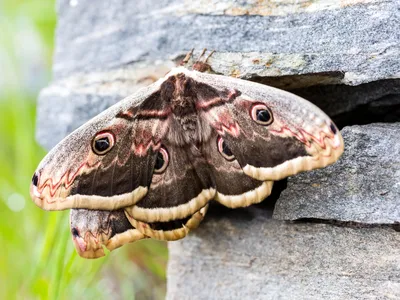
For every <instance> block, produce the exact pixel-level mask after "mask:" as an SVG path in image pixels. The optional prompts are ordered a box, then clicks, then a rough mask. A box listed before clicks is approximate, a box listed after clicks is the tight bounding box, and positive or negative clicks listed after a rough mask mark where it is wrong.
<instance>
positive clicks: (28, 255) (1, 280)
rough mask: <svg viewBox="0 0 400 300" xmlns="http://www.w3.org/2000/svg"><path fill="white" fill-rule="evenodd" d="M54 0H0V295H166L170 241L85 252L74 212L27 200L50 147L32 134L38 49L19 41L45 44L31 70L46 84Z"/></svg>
mask: <svg viewBox="0 0 400 300" xmlns="http://www.w3.org/2000/svg"><path fill="white" fill-rule="evenodd" d="M53 6H54V2H53V1H50V0H40V1H39V0H34V1H32V0H31V1H11V0H8V1H7V2H4V1H3V2H1V0H0V25H1V28H0V29H1V31H2V33H3V34H2V35H0V66H1V68H2V75H1V76H2V78H0V245H1V246H0V299H70V298H73V297H75V298H83V297H85V298H87V299H109V298H122V299H133V298H135V297H136V298H137V299H143V298H153V299H161V298H163V296H164V293H165V265H166V260H167V251H166V247H165V243H161V242H158V241H151V240H146V241H139V242H136V243H134V244H131V245H126V246H124V247H122V248H121V249H118V250H115V251H113V252H111V253H110V254H108V255H107V256H106V257H105V258H101V259H97V260H86V259H82V258H80V257H79V256H78V255H77V254H76V252H75V249H74V247H73V244H72V241H71V237H70V229H69V212H68V211H65V212H45V211H42V210H41V209H39V208H38V207H36V206H35V205H34V204H33V202H32V201H31V200H30V197H29V184H30V180H31V177H32V174H33V172H34V170H35V168H36V166H37V164H38V163H39V161H40V160H41V158H42V157H43V156H44V155H45V151H44V150H43V149H41V147H40V146H39V145H37V143H36V141H35V138H34V136H35V110H36V103H35V99H36V97H37V93H38V91H39V89H40V88H41V86H40V84H39V85H38V84H37V80H36V81H35V80H32V78H29V76H27V70H28V71H29V65H30V64H33V65H34V66H36V65H35V61H33V62H32V61H30V59H36V60H37V59H38V57H37V55H32V57H30V56H29V55H28V57H23V59H21V52H20V51H19V50H20V49H18V48H19V47H20V46H21V47H23V48H28V49H29V47H30V46H31V45H30V44H24V45H21V41H25V40H29V41H32V39H33V40H34V41H36V42H37V43H38V44H39V45H40V49H41V51H40V54H41V55H42V56H41V57H40V60H39V61H40V62H41V64H40V68H41V70H40V72H34V73H32V74H34V76H36V75H37V73H40V74H42V75H43V76H42V77H40V76H39V77H40V78H44V79H43V82H42V83H41V84H42V85H45V84H47V82H46V81H47V80H49V77H50V75H49V74H50V65H51V53H52V51H53V40H54V37H53V32H54V26H55V14H54V11H53ZM21 20H22V22H21ZM21 24H23V26H22V27H21ZM21 31H23V33H24V34H21ZM27 32H28V35H29V36H26V34H27ZM26 38H28V39H26ZM22 44H23V43H22ZM36 46H37V45H36ZM36 67H37V66H36ZM35 70H36V69H35ZM5 74H6V75H5ZM28 75H29V72H28ZM33 79H36V78H33ZM32 81H33V84H32ZM35 84H36V85H35Z"/></svg>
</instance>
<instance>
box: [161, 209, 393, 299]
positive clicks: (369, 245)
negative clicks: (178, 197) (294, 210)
mask: <svg viewBox="0 0 400 300" xmlns="http://www.w3.org/2000/svg"><path fill="white" fill-rule="evenodd" d="M399 243H400V233H399V232H396V231H395V230H394V229H391V228H385V227H376V228H362V229H360V228H351V227H348V228H346V227H341V226H340V227H339V226H332V225H327V224H310V223H305V224H302V223H300V224H293V223H286V222H282V221H277V220H273V219H270V218H269V217H268V211H267V210H265V209H262V208H260V207H259V206H257V207H251V208H248V209H241V210H236V211H228V210H226V211H225V212H224V211H223V212H218V213H217V214H215V215H214V214H212V215H211V216H210V215H209V216H208V218H207V219H206V222H205V223H204V224H202V225H201V226H200V227H199V228H198V229H197V230H196V231H194V232H192V233H191V234H190V235H189V236H188V237H186V238H185V239H183V240H180V241H176V242H170V243H169V251H170V256H169V257H170V258H169V265H168V280H167V299H170V300H172V299H204V300H206V299H307V300H310V299H332V300H334V299H338V300H339V299H340V300H341V299H398V298H400V275H399V274H400V250H399Z"/></svg>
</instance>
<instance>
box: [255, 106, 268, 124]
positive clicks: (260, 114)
mask: <svg viewBox="0 0 400 300" xmlns="http://www.w3.org/2000/svg"><path fill="white" fill-rule="evenodd" d="M256 114H257V120H258V121H260V122H264V123H266V122H269V120H271V115H270V113H269V111H268V110H266V109H259V110H257V111H256Z"/></svg>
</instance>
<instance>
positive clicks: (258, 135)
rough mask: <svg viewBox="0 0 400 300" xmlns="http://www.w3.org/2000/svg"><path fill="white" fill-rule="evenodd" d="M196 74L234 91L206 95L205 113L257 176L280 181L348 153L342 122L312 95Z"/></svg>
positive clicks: (208, 82)
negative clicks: (312, 100) (339, 124)
mask: <svg viewBox="0 0 400 300" xmlns="http://www.w3.org/2000/svg"><path fill="white" fill-rule="evenodd" d="M191 76H192V78H194V80H196V81H198V82H201V83H203V84H205V85H209V86H210V87H212V88H213V89H217V90H219V91H225V94H229V95H231V97H229V98H227V99H225V100H224V99H222V100H223V101H219V102H218V101H215V100H213V101H208V102H207V100H204V102H203V103H201V107H202V112H201V114H202V116H203V118H205V119H207V120H208V122H209V123H210V124H211V126H212V127H213V128H214V129H215V130H216V131H217V132H218V134H219V135H221V137H222V138H223V139H224V140H225V142H226V144H227V145H228V147H229V149H230V150H231V151H232V153H233V154H234V156H235V158H236V159H237V161H238V162H239V164H240V166H241V167H242V169H243V171H244V172H245V173H246V174H247V175H249V176H251V177H252V178H255V179H257V180H261V181H270V180H273V181H276V180H280V179H283V178H285V177H288V176H291V175H294V174H297V173H299V172H302V171H307V170H312V169H317V168H322V167H325V166H327V165H329V164H332V163H334V162H335V161H336V160H337V159H338V158H339V157H340V155H341V154H342V153H343V149H344V143H343V139H342V136H341V134H340V132H339V130H338V129H337V127H336V126H335V125H334V124H333V122H332V121H331V119H330V118H329V117H328V116H327V115H326V114H325V113H324V112H322V111H321V110H320V109H319V108H317V107H316V106H315V105H313V104H312V103H310V102H308V101H307V100H305V99H302V98H300V97H298V96H296V95H294V94H291V93H289V92H285V91H282V90H279V89H276V88H273V87H269V86H265V85H261V84H258V83H254V82H248V81H244V80H239V79H236V78H230V77H226V76H219V75H211V74H205V73H198V72H192V73H191ZM221 102H222V103H221ZM264 111H266V112H264Z"/></svg>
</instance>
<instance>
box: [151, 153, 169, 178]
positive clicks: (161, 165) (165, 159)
mask: <svg viewBox="0 0 400 300" xmlns="http://www.w3.org/2000/svg"><path fill="white" fill-rule="evenodd" d="M168 163H169V155H168V151H167V149H165V148H164V147H161V148H160V150H159V151H158V154H157V158H156V163H155V165H154V173H156V174H161V173H163V172H164V171H165V169H166V168H167V166H168Z"/></svg>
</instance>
